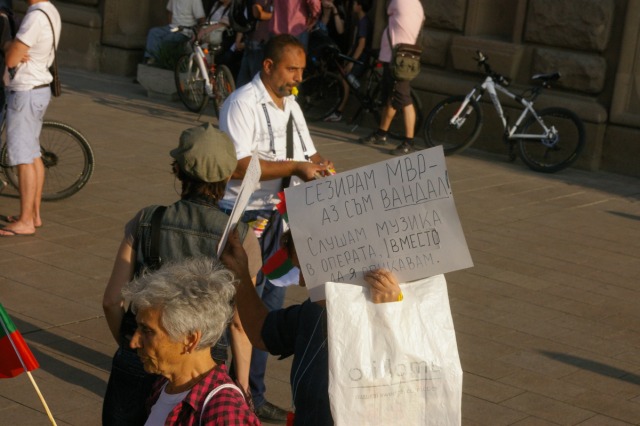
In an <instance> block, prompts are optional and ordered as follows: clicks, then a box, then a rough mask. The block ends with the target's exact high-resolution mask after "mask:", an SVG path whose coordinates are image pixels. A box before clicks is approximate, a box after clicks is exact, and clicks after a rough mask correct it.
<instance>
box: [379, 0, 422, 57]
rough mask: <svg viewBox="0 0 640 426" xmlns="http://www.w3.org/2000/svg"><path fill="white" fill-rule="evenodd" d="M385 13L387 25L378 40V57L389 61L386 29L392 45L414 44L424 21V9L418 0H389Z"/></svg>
mask: <svg viewBox="0 0 640 426" xmlns="http://www.w3.org/2000/svg"><path fill="white" fill-rule="evenodd" d="M387 15H389V25H388V26H387V28H385V30H384V31H383V33H382V39H381V40H380V55H379V56H378V59H379V60H380V61H381V62H391V46H389V36H387V31H391V42H392V43H393V44H394V45H396V44H398V43H407V44H416V40H417V39H418V34H420V27H421V26H422V22H423V21H424V10H423V9H422V4H421V3H420V0H391V2H390V3H389V6H388V7H387ZM418 44H419V43H418Z"/></svg>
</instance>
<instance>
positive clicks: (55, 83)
mask: <svg viewBox="0 0 640 426" xmlns="http://www.w3.org/2000/svg"><path fill="white" fill-rule="evenodd" d="M36 10H39V11H40V12H42V13H44V16H46V17H47V20H48V21H49V25H51V34H53V64H51V66H50V67H49V72H50V73H51V76H52V77H53V80H51V83H50V86H51V94H52V95H53V96H55V97H58V96H60V95H61V94H62V86H61V85H60V76H59V75H58V59H57V56H56V33H55V31H54V30H53V22H51V18H49V15H48V14H47V12H45V11H44V10H42V9H36Z"/></svg>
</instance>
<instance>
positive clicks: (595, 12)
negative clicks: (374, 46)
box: [377, 0, 640, 176]
mask: <svg viewBox="0 0 640 426" xmlns="http://www.w3.org/2000/svg"><path fill="white" fill-rule="evenodd" d="M422 3H423V6H424V8H425V11H426V16H427V19H426V23H425V31H424V38H423V45H424V46H425V52H424V54H423V58H422V62H423V70H422V73H421V75H420V76H419V77H418V78H417V79H416V80H415V82H414V87H415V88H416V89H418V90H419V91H420V93H421V96H422V100H423V104H424V108H425V112H427V111H428V110H429V109H430V108H431V107H432V106H433V105H434V104H435V103H436V102H438V101H439V100H441V99H443V98H445V97H446V96H448V95H451V94H463V93H466V92H468V91H469V89H470V88H471V87H472V86H473V85H474V84H476V83H477V82H479V80H480V78H481V74H479V70H478V69H477V65H476V62H475V61H474V60H473V59H472V58H473V57H474V56H475V52H476V50H481V51H483V52H484V53H485V54H486V55H487V56H488V57H489V58H490V63H491V65H492V67H493V69H494V70H495V71H497V72H500V73H501V74H503V75H505V76H507V77H509V78H510V79H511V80H512V86H511V88H512V89H515V90H514V91H515V92H516V93H518V90H519V89H522V90H524V89H525V88H526V87H527V86H528V85H529V84H530V82H531V80H530V77H531V76H532V75H533V74H536V73H545V72H552V71H559V72H560V73H561V75H562V78H561V79H560V80H559V81H558V82H557V84H555V85H554V88H553V89H552V90H548V91H546V92H545V93H544V94H543V95H542V96H541V97H540V98H539V101H538V103H537V105H540V106H541V107H543V106H551V105H554V106H564V107H566V108H569V109H572V110H573V111H575V112H576V113H577V114H578V115H579V116H580V117H581V118H582V119H583V120H584V122H585V126H586V129H587V148H586V151H585V152H584V153H583V154H582V156H581V158H580V160H579V161H578V162H577V163H576V167H580V168H585V169H590V170H597V169H604V170H610V171H614V172H618V173H624V174H630V175H635V176H640V161H639V160H637V159H638V158H640V138H639V136H640V101H639V97H638V94H640V90H639V89H640V87H639V83H640V81H639V79H638V77H639V75H640V59H637V58H639V55H638V53H640V52H639V50H640V30H639V27H640V0H528V1H527V0H423V2H422ZM381 12H383V10H382V9H380V10H378V11H377V13H381ZM378 23H379V21H378ZM383 25H384V23H383ZM483 111H484V112H485V118H486V120H485V127H484V129H483V132H482V133H481V138H480V140H479V141H478V142H476V145H475V146H476V147H480V148H482V149H486V150H490V151H495V152H504V151H505V147H504V145H503V142H502V128H501V124H500V122H499V120H497V118H496V117H495V112H494V111H493V107H492V106H491V105H489V104H484V103H483ZM507 112H508V113H510V114H509V115H510V116H511V117H514V116H516V114H518V111H517V110H516V109H514V108H507ZM625 126H631V127H632V128H629V127H625Z"/></svg>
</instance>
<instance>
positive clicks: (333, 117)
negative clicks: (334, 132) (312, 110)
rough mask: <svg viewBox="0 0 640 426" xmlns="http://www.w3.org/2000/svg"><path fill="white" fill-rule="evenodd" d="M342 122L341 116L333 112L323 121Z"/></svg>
mask: <svg viewBox="0 0 640 426" xmlns="http://www.w3.org/2000/svg"><path fill="white" fill-rule="evenodd" d="M340 120H342V114H340V113H339V112H333V113H331V115H330V116H328V117H327V118H325V119H324V121H333V122H336V121H340Z"/></svg>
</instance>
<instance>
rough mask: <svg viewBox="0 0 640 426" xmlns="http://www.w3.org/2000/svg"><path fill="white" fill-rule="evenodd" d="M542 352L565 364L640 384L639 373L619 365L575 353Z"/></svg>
mask: <svg viewBox="0 0 640 426" xmlns="http://www.w3.org/2000/svg"><path fill="white" fill-rule="evenodd" d="M540 353H541V354H543V355H545V356H547V357H549V358H551V359H554V360H556V361H560V362H563V363H565V364H569V365H573V366H574V367H577V368H580V369H582V370H588V371H591V372H594V373H597V374H601V375H603V376H607V377H611V378H613V379H618V380H622V381H624V382H629V383H631V384H634V385H640V376H639V375H637V374H634V373H631V372H629V371H626V370H622V369H620V368H617V367H613V366H610V365H607V364H603V363H601V362H598V361H593V360H590V359H587V358H582V357H579V356H575V355H569V354H563V353H560V352H551V351H540Z"/></svg>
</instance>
